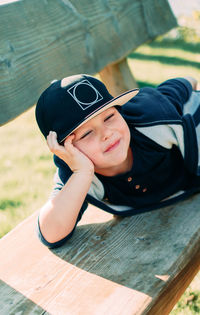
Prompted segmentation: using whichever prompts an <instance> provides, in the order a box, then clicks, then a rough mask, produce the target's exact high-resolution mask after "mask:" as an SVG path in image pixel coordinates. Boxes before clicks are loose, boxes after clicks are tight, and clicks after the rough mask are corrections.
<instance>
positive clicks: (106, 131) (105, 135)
mask: <svg viewBox="0 0 200 315" xmlns="http://www.w3.org/2000/svg"><path fill="white" fill-rule="evenodd" d="M111 135H112V130H110V129H109V128H106V127H104V128H103V129H102V140H103V141H105V140H107V139H108V138H109V137H110V136H111Z"/></svg>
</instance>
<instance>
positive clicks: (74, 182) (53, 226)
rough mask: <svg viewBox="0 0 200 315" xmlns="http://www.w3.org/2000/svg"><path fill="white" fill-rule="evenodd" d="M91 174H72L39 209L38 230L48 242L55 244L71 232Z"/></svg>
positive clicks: (85, 172)
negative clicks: (53, 196) (61, 187)
mask: <svg viewBox="0 0 200 315" xmlns="http://www.w3.org/2000/svg"><path fill="white" fill-rule="evenodd" d="M93 174H94V173H93V172H92V171H91V172H90V171H79V172H77V173H73V174H72V176H71V177H70V178H69V180H68V182H67V183H66V184H65V186H64V187H63V189H62V190H61V191H60V192H59V193H58V195H57V196H56V197H55V198H54V199H52V200H50V201H48V202H47V203H46V204H45V205H44V206H43V208H42V209H41V211H40V216H39V223H40V229H41V232H42V235H43V236H44V238H45V239H46V240H47V241H48V242H50V243H54V242H57V241H59V240H60V239H62V238H64V237H65V236H67V235H68V234H69V233H70V232H71V231H72V230H73V228H74V226H75V224H76V220H77V217H78V214H79V212H80V209H81V207H82V204H83V202H84V200H85V197H86V195H87V192H88V190H89V188H90V185H91V182H92V178H93Z"/></svg>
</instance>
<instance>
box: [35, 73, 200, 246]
mask: <svg viewBox="0 0 200 315" xmlns="http://www.w3.org/2000/svg"><path fill="white" fill-rule="evenodd" d="M196 86H197V81H196V80H195V79H193V78H191V77H186V78H177V79H171V80H167V81H165V82H164V83H162V84H161V85H159V86H158V87H157V88H155V89H153V88H150V87H145V88H142V89H141V90H140V91H139V90H138V89H135V90H131V91H128V92H126V93H124V94H122V95H120V96H118V97H116V98H113V97H112V96H111V95H110V94H109V93H108V91H107V89H106V87H105V86H104V84H103V83H102V82H100V81H99V80H97V79H96V78H94V77H91V76H88V75H76V76H71V77H67V78H64V79H63V80H61V81H56V82H54V83H52V84H51V85H50V86H49V87H48V88H47V89H46V90H45V91H44V92H43V93H42V95H41V96H40V98H39V100H38V103H37V106H36V119H37V123H38V125H39V128H40V130H41V132H42V133H43V135H44V136H45V138H46V139H47V144H48V146H49V148H50V150H51V152H52V153H54V162H55V164H56V166H57V170H58V171H57V175H56V177H55V181H56V184H55V187H54V192H53V194H52V198H51V199H50V200H49V201H47V203H46V204H45V205H44V207H43V208H42V209H41V211H40V215H39V218H38V234H39V237H40V239H41V241H42V242H43V243H44V244H45V245H47V246H48V247H50V248H53V247H57V246H60V245H62V244H63V243H64V242H65V241H66V240H67V239H68V238H69V237H71V235H72V233H73V231H74V229H75V226H76V224H77V222H78V221H79V220H80V219H81V216H82V214H83V212H84V211H85V210H86V208H87V205H88V202H89V203H92V204H94V205H96V206H97V207H100V208H102V209H103V210H105V211H108V212H110V213H113V214H117V215H122V216H127V215H133V214H138V213H141V212H144V211H149V210H152V209H156V208H158V207H162V206H166V205H168V204H170V203H172V202H174V201H177V200H179V199H182V198H184V197H186V196H188V195H190V194H192V193H194V192H196V191H199V190H200V177H199V176H198V164H199V163H198V137H197V132H196V129H198V124H199V121H200V106H198V105H199V103H200V101H199V100H200V98H199V96H197V95H198V94H197V93H195V92H192V90H196ZM196 99H197V102H196ZM188 100H189V101H190V102H188ZM188 108H189V109H188ZM186 110H187V111H190V112H191V113H192V114H191V113H190V114H188V113H186Z"/></svg>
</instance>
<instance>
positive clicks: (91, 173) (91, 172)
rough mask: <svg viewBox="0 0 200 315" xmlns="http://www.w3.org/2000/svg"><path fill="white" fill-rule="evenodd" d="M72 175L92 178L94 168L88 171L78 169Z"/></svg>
mask: <svg viewBox="0 0 200 315" xmlns="http://www.w3.org/2000/svg"><path fill="white" fill-rule="evenodd" d="M73 173H74V174H84V175H88V176H91V177H93V175H94V168H89V169H79V170H75V171H74V172H73Z"/></svg>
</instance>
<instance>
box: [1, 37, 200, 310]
mask: <svg viewBox="0 0 200 315" xmlns="http://www.w3.org/2000/svg"><path fill="white" fill-rule="evenodd" d="M199 51H200V45H199V44H194V43H189V42H185V41H183V40H180V39H179V40H169V39H164V40H163V39H162V40H161V39H160V38H159V39H158V40H156V41H153V42H152V43H149V44H146V45H142V46H140V47H139V48H138V49H137V50H136V51H134V52H133V53H131V54H130V55H129V58H128V62H129V65H130V68H131V71H132V72H133V75H134V77H135V78H136V80H137V82H138V84H139V86H140V87H142V86H145V85H150V86H155V85H157V84H159V83H160V82H161V81H164V80H166V79H168V78H172V77H177V76H187V75H190V76H194V77H195V78H197V79H198V80H199V82H200V67H199V63H200V55H199ZM0 147H1V155H0V177H1V181H0V237H2V236H3V235H5V234H6V233H7V232H8V231H9V230H11V229H12V228H13V227H14V226H16V225H17V224H18V223H19V222H21V221H22V220H23V219H24V218H25V217H27V216H29V215H30V214H32V213H33V212H34V211H36V210H37V209H39V207H41V206H42V205H43V204H44V202H45V201H46V200H47V198H48V195H49V193H50V191H51V189H52V184H53V174H54V172H55V167H54V165H53V163H52V155H51V153H50V152H49V151H48V148H47V146H46V143H45V141H44V139H43V138H42V136H41V135H40V133H39V130H38V127H37V126H36V123H35V118H34V108H32V109H30V110H29V111H27V112H26V113H24V114H22V115H21V116H20V117H18V118H17V119H15V120H14V121H12V122H10V123H8V124H7V125H5V126H4V127H3V128H1V130H0ZM33 228H34V227H33ZM199 289H200V273H199V274H198V275H197V276H196V277H195V279H194V281H193V282H192V284H191V285H190V286H189V288H188V289H187V290H186V292H185V293H184V295H183V296H182V298H181V299H180V301H179V302H178V303H177V305H176V306H175V308H174V309H173V311H172V312H171V314H172V315H177V314H182V315H190V314H199V313H200V290H199Z"/></svg>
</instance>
